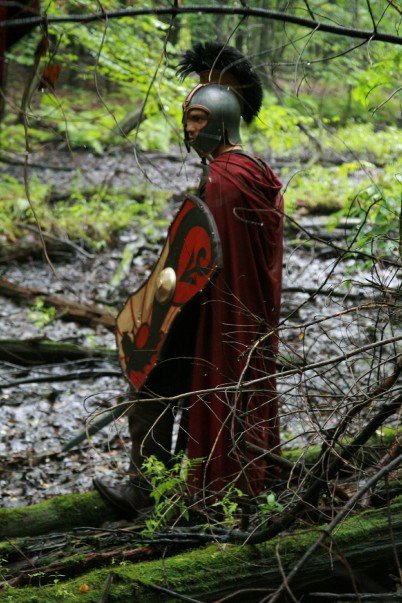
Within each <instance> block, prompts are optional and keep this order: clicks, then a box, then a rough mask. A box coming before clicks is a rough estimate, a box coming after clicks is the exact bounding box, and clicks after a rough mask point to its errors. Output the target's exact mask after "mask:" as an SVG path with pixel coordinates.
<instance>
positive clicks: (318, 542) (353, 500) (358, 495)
mask: <svg viewBox="0 0 402 603" xmlns="http://www.w3.org/2000/svg"><path fill="white" fill-rule="evenodd" d="M400 463H402V454H400V455H399V456H397V457H396V458H395V459H394V460H393V461H391V462H390V463H389V464H388V465H387V466H386V467H382V468H381V469H380V470H379V471H378V472H377V473H376V474H375V475H374V476H373V477H372V478H371V479H369V480H368V481H367V482H366V483H365V485H364V486H363V487H362V488H360V490H359V491H358V492H356V494H355V495H354V496H352V498H351V499H350V500H349V501H348V502H347V503H346V505H345V506H344V507H343V508H342V509H341V511H339V513H337V514H336V516H335V517H334V519H333V520H332V521H331V522H330V523H329V524H328V526H327V527H326V528H324V529H323V531H322V534H321V536H320V537H319V538H318V540H316V542H315V543H314V544H313V545H312V546H311V547H310V548H309V549H308V550H307V551H306V552H305V554H304V555H303V556H302V557H301V559H300V560H299V561H298V562H297V563H296V565H294V566H293V569H292V570H291V571H290V573H289V574H288V575H287V579H286V582H284V583H283V584H282V585H281V586H280V587H279V588H278V590H277V591H276V592H275V593H274V595H273V596H272V597H270V598H269V599H268V598H265V599H263V600H262V601H261V603H264V602H266V603H275V602H276V601H279V598H280V597H281V595H282V594H283V593H284V591H285V590H288V586H289V584H290V582H292V580H294V578H295V577H296V576H297V574H298V573H299V571H300V570H301V569H302V567H303V566H304V565H305V563H306V561H308V559H309V558H310V557H311V555H313V554H314V553H315V551H316V550H317V549H318V548H319V547H320V546H321V545H322V544H323V542H324V541H325V540H326V539H327V538H329V537H330V536H331V534H332V532H333V531H334V529H335V528H336V527H337V526H338V525H339V524H340V522H341V521H342V520H343V519H344V517H345V516H346V515H347V514H348V513H349V511H351V509H353V507H354V505H355V504H356V503H357V501H358V500H359V499H360V498H362V496H363V495H364V494H365V493H366V492H367V491H368V490H370V488H372V487H373V486H374V485H375V484H376V483H377V482H378V481H379V480H380V479H382V478H383V477H384V476H385V475H388V473H390V471H392V470H393V469H394V468H396V467H397V466H398V465H400Z"/></svg>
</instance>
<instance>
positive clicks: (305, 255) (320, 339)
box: [0, 151, 396, 507]
mask: <svg viewBox="0 0 402 603" xmlns="http://www.w3.org/2000/svg"><path fill="white" fill-rule="evenodd" d="M32 163H34V164H35V165H37V166H38V167H36V168H31V170H32V173H36V174H37V175H39V177H40V178H41V179H43V180H44V181H46V182H49V181H50V182H52V184H53V188H54V190H57V191H58V193H60V194H63V193H64V192H68V190H69V187H70V185H71V181H72V175H73V174H76V168H77V166H79V169H80V173H81V175H82V178H83V181H84V184H83V186H84V185H85V186H89V185H90V186H93V185H99V184H101V183H107V185H108V186H109V187H116V188H117V187H119V188H122V187H125V186H127V185H128V184H129V183H131V184H133V183H134V184H135V185H139V186H142V187H144V190H145V191H146V190H148V191H149V190H151V189H155V188H156V189H158V190H168V191H171V193H172V201H171V202H170V203H169V204H167V205H166V207H165V208H164V210H163V211H162V213H163V216H162V217H163V218H164V219H165V220H164V221H165V223H166V225H167V224H168V223H169V221H170V220H171V218H172V216H173V215H174V212H175V211H176V210H177V208H178V207H179V199H180V197H181V195H182V194H183V193H184V192H185V191H187V190H189V189H191V188H193V187H194V186H195V185H196V182H197V178H198V174H199V171H198V167H197V166H198V161H197V159H194V158H193V159H191V160H186V161H185V162H183V161H182V158H181V157H180V156H178V158H177V157H175V156H174V155H169V156H166V155H162V154H160V153H159V154H157V153H148V154H145V155H142V156H141V157H138V158H136V157H135V156H134V154H133V153H128V152H125V153H122V152H120V153H119V152H117V153H114V154H110V155H109V156H107V157H104V158H99V157H95V156H93V155H91V154H90V153H86V154H83V155H77V154H75V156H74V161H72V160H71V158H70V156H69V154H68V153H67V152H65V153H63V152H59V151H58V152H57V153H55V154H54V156H49V155H43V156H40V155H38V156H35V157H33V158H32ZM273 167H274V168H275V166H273ZM54 168H58V169H54ZM0 170H3V171H7V173H10V174H12V175H14V176H17V177H18V178H21V177H22V170H23V167H22V166H21V165H17V164H16V165H10V164H8V165H6V164H0ZM298 222H299V224H301V226H302V227H303V228H307V229H308V230H309V232H310V233H311V232H313V233H314V232H315V233H316V234H317V236H318V235H319V236H320V237H321V236H322V232H323V230H325V223H326V218H324V217H320V216H299V217H298ZM350 226H352V228H353V224H352V225H344V227H342V228H337V229H336V230H335V231H334V232H333V233H332V234H328V238H329V239H332V240H335V239H336V240H337V244H338V245H340V246H342V245H343V244H344V242H342V239H343V241H344V240H345V239H346V237H347V236H349V234H350ZM166 232H167V227H161V226H158V228H157V234H156V235H155V233H154V234H153V236H152V237H151V238H149V237H147V235H146V234H144V232H143V231H142V230H140V229H139V226H138V224H137V223H136V221H135V220H133V222H132V223H131V225H130V227H129V228H127V229H125V230H124V231H123V232H121V233H120V235H119V236H118V239H117V240H116V241H115V245H114V247H113V248H108V249H106V250H103V251H100V252H96V253H90V254H84V253H80V252H78V251H72V252H71V253H68V254H65V253H64V254H61V255H60V256H53V257H52V263H53V265H54V268H55V270H56V273H55V274H53V273H52V271H51V269H50V267H49V265H48V264H47V263H46V262H45V261H44V260H42V259H32V258H29V257H28V258H26V259H25V261H18V262H17V261H14V262H11V263H9V264H8V266H7V267H5V266H3V267H2V276H3V277H5V278H7V279H8V280H10V281H11V282H13V283H16V284H20V285H24V286H26V287H30V286H32V287H34V286H35V287H39V288H40V289H43V290H44V291H47V292H49V293H57V294H58V295H63V296H65V297H68V298H69V299H72V300H75V301H79V302H88V303H97V304H99V303H105V301H106V302H107V303H108V304H109V305H112V306H113V307H114V308H119V306H121V304H122V303H123V302H124V300H125V299H126V297H127V295H128V294H129V293H130V292H132V291H134V290H135V289H136V288H137V287H138V286H139V285H140V284H141V283H142V282H143V280H144V278H145V277H146V276H147V275H148V274H149V271H150V269H151V267H152V265H153V263H154V262H155V260H156V258H157V257H158V253H159V251H160V249H161V245H162V244H163V241H164V238H165V236H166ZM128 243H130V244H132V245H133V246H134V248H135V253H134V260H133V263H132V268H131V271H130V274H129V276H128V277H127V279H125V280H123V281H122V282H121V283H120V284H119V285H118V286H117V287H116V288H114V289H113V290H111V289H110V281H111V279H112V277H113V275H114V274H115V272H116V270H117V268H118V266H119V263H120V261H121V259H122V252H123V249H124V247H125V246H126V245H127V244H128ZM283 275H284V282H283V301H282V315H283V317H284V320H285V318H286V317H289V316H291V318H290V319H289V320H287V321H285V323H284V324H285V325H288V327H289V328H288V329H287V330H286V329H284V330H283V332H282V334H281V355H280V359H281V358H282V359H286V360H287V361H288V362H294V361H295V359H296V360H297V359H301V358H303V360H304V361H307V362H314V361H316V360H317V359H320V360H321V359H325V358H330V357H332V356H337V355H339V354H340V353H341V352H342V350H345V348H348V349H350V348H356V349H357V348H358V347H359V346H362V345H364V344H367V342H370V341H372V325H373V321H374V322H375V321H376V326H377V328H379V327H380V329H382V332H383V334H384V336H385V335H386V334H387V332H388V331H389V332H390V333H392V332H393V326H392V324H390V322H389V320H388V318H387V316H385V315H384V314H381V313H379V312H378V309H375V310H373V311H372V310H369V309H367V308H365V309H364V310H361V311H359V312H353V311H350V313H349V314H344V315H340V313H341V312H343V311H344V310H346V309H349V310H351V308H353V307H355V306H357V305H361V304H362V303H363V302H367V301H369V300H370V299H372V297H373V295H374V293H373V291H374V292H375V289H376V286H377V285H378V287H379V286H380V285H381V286H383V284H384V283H386V284H387V286H388V287H390V288H392V287H394V286H396V284H395V274H394V271H393V270H392V269H391V268H389V267H387V266H381V267H377V268H376V270H375V272H374V273H373V271H370V270H369V269H368V268H366V267H365V266H364V265H363V264H362V262H357V261H356V260H355V259H353V258H351V257H350V256H349V257H347V258H340V255H339V253H337V252H335V251H334V250H333V249H332V250H331V248H330V247H325V246H323V245H322V244H315V243H314V242H312V240H311V239H310V240H309V237H306V236H305V235H304V234H303V231H302V229H299V228H298V227H295V226H292V225H291V223H288V226H287V229H286V236H285V259H284V273H283ZM314 292H317V293H316V294H315V293H314ZM330 315H333V318H331V319H329V320H326V321H325V323H324V326H323V324H321V323H316V324H313V325H312V326H311V327H308V328H307V329H300V328H296V326H295V325H302V324H305V323H307V322H309V321H312V320H313V321H314V320H315V319H317V317H323V316H330ZM11 338H12V339H16V340H18V339H28V338H48V339H51V340H55V341H64V342H74V343H76V344H79V345H82V346H87V347H98V346H103V347H107V348H114V346H115V341H114V335H113V333H111V332H110V331H108V330H106V329H105V328H104V327H102V326H98V327H97V328H95V329H93V328H91V327H87V326H83V325H79V324H77V323H75V322H66V321H63V320H62V319H60V318H55V319H54V320H52V321H51V322H49V323H48V324H46V325H44V326H43V325H40V324H39V323H38V321H37V320H35V315H33V312H32V308H27V307H23V306H21V305H19V304H18V303H16V302H14V301H13V300H11V299H5V298H1V306H0V339H11ZM289 359H290V360H289ZM85 367H86V368H88V367H90V368H91V369H92V370H93V371H94V375H93V376H92V377H90V378H85V379H81V378H76V379H71V376H72V374H74V373H76V372H77V371H78V370H81V369H82V368H85ZM102 370H109V371H110V370H111V371H113V370H115V371H116V372H118V371H119V367H118V363H117V359H116V361H113V360H105V359H103V360H98V361H96V362H90V363H89V361H79V362H78V361H75V362H71V361H70V362H68V363H67V362H64V363H62V364H48V365H45V366H44V365H38V366H35V365H33V366H29V367H26V366H24V367H22V366H19V365H11V364H10V363H6V362H2V363H0V388H1V389H0V407H1V411H2V423H1V426H0V467H1V469H0V501H1V504H2V506H6V507H16V506H21V505H26V504H31V503H34V502H38V501H40V500H42V499H44V498H48V497H50V496H53V495H56V494H62V493H71V492H83V491H86V490H89V489H91V488H92V478H93V477H94V476H95V475H96V476H105V475H118V476H124V474H125V471H126V469H127V466H128V451H129V439H128V432H127V427H126V420H125V418H124V417H123V418H122V419H119V420H118V421H117V422H115V423H113V424H112V425H110V426H109V427H108V428H105V429H104V430H103V431H102V432H100V433H98V434H97V435H95V436H93V437H92V438H91V440H90V442H88V441H85V442H84V443H83V444H81V446H79V447H78V448H76V449H73V450H71V451H69V452H61V447H62V445H63V444H65V443H66V442H67V441H69V440H70V439H71V438H72V437H74V436H75V435H76V434H77V433H78V432H79V431H81V430H82V429H83V428H84V427H85V422H86V421H87V420H88V418H90V417H91V416H93V415H94V413H96V412H98V411H100V410H102V409H105V408H109V407H111V406H113V405H114V404H116V402H117V400H118V397H119V395H121V394H124V393H125V392H126V391H127V386H126V383H125V381H124V378H123V377H122V376H118V375H116V376H113V377H112V376H99V375H98V374H96V375H95V371H96V372H101V371H102ZM363 373H364V371H363ZM60 375H65V376H66V381H54V380H53V377H54V376H57V377H58V378H60ZM36 377H40V378H42V379H43V378H48V381H45V380H42V381H41V382H38V383H35V382H30V383H26V384H15V385H13V384H12V383H13V382H14V381H17V380H22V379H27V378H28V379H30V380H33V381H34V379H35V378H36ZM67 379H68V380H67ZM366 381H367V377H364V376H361V377H359V376H358V375H357V374H356V373H355V372H354V371H353V370H349V371H346V372H344V373H342V374H340V373H339V372H338V373H336V372H334V373H331V371H329V369H328V368H326V369H325V372H323V373H314V378H313V377H312V378H311V381H310V382H307V380H306V378H305V379H301V378H299V377H298V376H290V377H288V378H286V379H284V380H279V387H280V390H281V391H282V393H283V396H282V411H281V429H282V440H283V441H284V442H289V444H292V445H293V446H294V445H296V446H305V445H306V444H307V443H311V442H320V441H321V439H320V430H321V428H323V427H325V428H328V427H331V426H333V425H335V424H336V422H337V417H338V414H337V412H338V411H337V404H334V405H332V406H331V408H328V407H327V408H325V406H328V405H327V404H326V403H325V404H324V406H323V407H322V408H319V406H320V402H319V401H317V400H319V399H321V400H322V399H324V400H325V396H326V395H329V394H331V395H332V399H335V400H340V399H341V398H342V397H347V395H348V393H351V392H352V391H353V388H355V387H356V383H357V382H358V383H359V388H363V387H364V385H365V384H366ZM325 392H326V393H325ZM320 393H321V394H323V395H322V396H321V398H320V395H319V394H320ZM316 401H317V407H316V410H317V411H319V417H318V414H317V413H315V412H312V409H311V404H312V405H313V406H314V404H315V403H316ZM309 405H310V406H309ZM361 420H363V419H361ZM356 427H357V425H356ZM38 456H40V457H41V459H42V460H41V462H40V463H38V462H36V461H35V458H36V457H38Z"/></svg>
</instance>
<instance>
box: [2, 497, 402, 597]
mask: <svg viewBox="0 0 402 603" xmlns="http://www.w3.org/2000/svg"><path fill="white" fill-rule="evenodd" d="M322 531H323V528H317V529H314V530H311V529H309V530H305V529H304V530H300V529H298V530H297V531H295V532H294V533H293V534H288V535H286V536H277V537H276V538H275V539H273V540H271V541H269V542H264V543H261V544H259V545H256V546H250V545H247V544H246V545H243V546H238V545H225V546H222V545H219V544H212V545H209V546H207V547H204V548H202V549H198V550H194V551H191V552H185V553H180V554H178V555H175V556H172V557H169V558H163V559H162V560H157V561H148V562H146V563H143V562H141V563H136V564H133V563H127V562H124V563H113V561H111V563H110V565H109V566H108V567H106V568H103V569H96V570H92V571H90V572H87V573H83V574H81V575H80V576H79V577H75V578H73V579H69V580H66V581H60V580H63V577H61V578H58V580H57V583H56V584H55V583H51V584H45V583H44V582H43V581H42V579H43V578H42V577H41V572H40V570H39V571H37V569H36V567H35V564H34V563H33V566H32V569H31V573H30V577H31V581H36V582H39V584H40V585H39V586H38V587H33V586H31V587H24V588H21V589H19V588H17V587H14V588H11V587H8V588H6V589H5V590H4V594H5V595H6V596H12V601H13V603H14V602H17V603H20V602H21V603H22V602H32V601H46V603H52V602H56V601H60V600H64V601H68V600H74V599H75V598H76V597H82V596H85V600H86V601H88V602H95V601H96V602H99V601H102V600H105V599H104V598H102V597H103V596H104V593H105V591H107V593H108V594H107V597H108V598H107V600H108V601H134V600H135V601H141V602H155V603H156V602H157V601H161V600H187V601H188V600H191V601H198V602H200V601H202V602H205V603H206V602H208V601H216V600H217V599H219V598H221V597H225V596H231V595H232V596H233V595H234V594H237V595H239V593H240V597H241V598H237V599H234V600H242V601H246V600H254V599H252V593H256V592H257V591H259V590H260V589H263V595H262V594H261V596H266V595H267V594H269V593H270V592H272V591H273V590H275V589H277V588H278V587H280V586H281V584H282V582H283V576H284V575H286V574H288V573H289V572H290V570H291V568H293V567H295V566H296V564H297V563H298V561H299V559H300V558H301V557H302V556H303V554H304V553H305V552H306V551H308V550H309V549H310V548H311V547H312V546H313V545H314V544H315V543H316V542H317V540H318V539H319V538H320V536H321V535H322ZM134 543H135V536H134V537H133V543H132V545H133V546H134ZM131 550H133V549H131ZM401 554H402V499H401V498H399V499H397V500H396V501H394V503H393V504H392V505H391V506H390V508H389V513H388V514H387V512H385V511H384V510H383V509H381V510H370V511H365V512H363V513H360V514H358V515H356V516H354V517H349V518H348V519H347V520H345V521H344V522H343V523H342V525H341V526H339V528H338V529H337V531H336V533H334V534H332V535H331V536H330V537H328V540H327V542H326V543H325V545H324V544H323V546H321V548H320V550H318V551H316V552H315V554H314V555H312V556H311V558H310V559H309V563H308V564H307V565H306V566H305V567H304V568H303V572H302V573H301V574H300V575H299V577H298V582H297V584H296V585H295V586H294V588H293V589H292V590H293V593H294V596H296V597H300V596H304V595H308V593H309V592H316V591H317V590H320V591H324V590H330V591H332V592H336V591H337V590H339V589H340V590H341V591H342V590H343V591H345V589H346V591H347V592H351V591H354V592H356V591H357V592H367V589H368V588H372V586H373V584H375V585H376V586H377V588H378V589H381V588H382V590H383V591H386V590H387V589H389V590H391V584H392V581H391V580H390V579H389V574H394V575H397V574H398V566H397V562H396V556H398V555H401ZM161 555H163V552H162V551H161ZM82 562H83V563H82V566H83V569H84V571H85V556H83V558H82ZM66 569H68V568H67V566H65V567H64V568H62V572H63V573H64V575H66V574H65V570H66ZM48 579H51V580H52V581H53V580H54V574H53V576H49V577H48ZM45 581H46V580H45ZM15 583H16V584H17V582H15ZM369 592H371V591H370V590H369ZM377 592H381V590H377ZM83 593H85V595H83ZM162 594H164V595H165V596H166V599H165V597H162ZM186 597H187V598H186ZM260 598H261V597H260ZM266 600H268V598H267V599H266ZM281 600H282V601H287V600H289V601H290V600H294V599H291V598H287V597H286V596H285V597H284V598H283V599H281Z"/></svg>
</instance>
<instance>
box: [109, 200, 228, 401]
mask: <svg viewBox="0 0 402 603" xmlns="http://www.w3.org/2000/svg"><path fill="white" fill-rule="evenodd" d="M221 267H222V254H221V245H220V239H219V234H218V230H217V227H216V224H215V220H214V218H213V216H212V214H211V212H210V211H209V209H208V208H207V206H206V205H205V203H204V202H203V201H201V199H199V198H198V197H195V196H193V195H188V196H187V197H186V199H185V201H184V203H183V205H182V206H181V209H180V211H179V212H178V214H177V215H176V217H175V219H174V221H173V222H172V224H171V225H170V228H169V232H168V236H167V239H166V242H165V244H164V246H163V249H162V253H161V255H160V258H159V260H158V261H157V263H156V264H155V266H154V268H153V270H152V273H151V275H150V276H149V278H148V280H147V281H146V282H145V283H144V284H143V285H142V286H141V287H140V288H139V289H138V290H137V291H136V292H135V293H133V294H132V295H131V296H130V297H129V298H128V300H127V302H126V304H125V306H124V307H123V309H122V310H121V312H120V314H119V315H118V317H117V320H116V340H117V348H118V353H119V361H120V365H121V367H122V369H123V372H124V374H125V376H126V377H127V379H128V380H129V382H130V384H131V386H132V387H133V389H134V390H135V391H136V392H138V391H139V390H140V389H141V387H142V386H143V385H144V384H145V382H146V380H147V378H148V376H149V374H150V373H151V371H152V369H153V368H154V367H155V365H156V364H157V362H158V359H159V357H160V355H161V352H162V350H163V347H164V344H165V342H166V339H167V337H168V335H169V331H170V330H171V329H172V328H174V321H175V318H176V317H177V316H178V314H179V312H180V311H181V309H182V308H183V306H184V305H185V304H187V303H188V302H189V301H191V300H192V299H193V298H194V297H195V296H196V295H197V294H199V293H200V292H201V291H202V290H203V289H204V288H205V287H206V286H207V285H208V283H209V282H210V281H211V280H212V279H213V278H214V277H215V276H216V274H217V273H218V272H219V270H220V269H221Z"/></svg>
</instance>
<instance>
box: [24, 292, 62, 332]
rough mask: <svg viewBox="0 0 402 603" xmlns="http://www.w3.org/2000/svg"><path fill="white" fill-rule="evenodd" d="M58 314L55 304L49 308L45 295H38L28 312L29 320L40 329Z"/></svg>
mask: <svg viewBox="0 0 402 603" xmlns="http://www.w3.org/2000/svg"><path fill="white" fill-rule="evenodd" d="M56 315H57V310H56V308H54V307H53V306H51V307H49V308H47V307H46V306H45V301H44V299H43V297H37V298H36V299H35V303H34V304H33V305H32V306H31V308H30V310H29V312H28V320H30V321H31V322H32V323H33V324H34V325H35V326H36V327H37V328H38V329H43V327H45V326H46V325H48V324H49V323H50V322H52V321H53V320H54V319H55V318H56Z"/></svg>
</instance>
